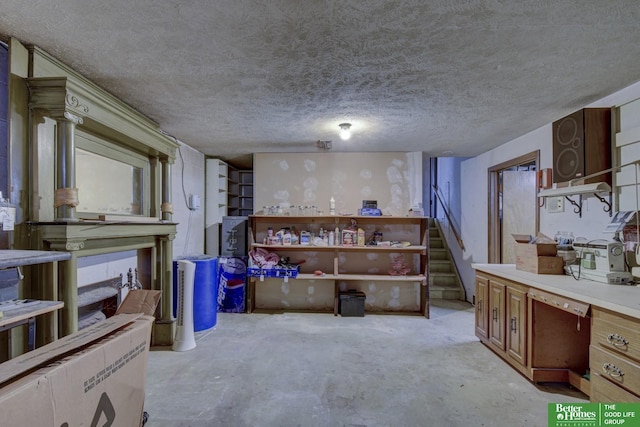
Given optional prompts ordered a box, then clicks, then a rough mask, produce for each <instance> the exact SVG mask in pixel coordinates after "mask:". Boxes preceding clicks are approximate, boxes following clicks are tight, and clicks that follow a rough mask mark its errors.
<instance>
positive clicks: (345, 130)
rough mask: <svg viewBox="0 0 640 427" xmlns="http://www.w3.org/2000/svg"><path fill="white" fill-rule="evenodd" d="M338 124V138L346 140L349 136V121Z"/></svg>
mask: <svg viewBox="0 0 640 427" xmlns="http://www.w3.org/2000/svg"><path fill="white" fill-rule="evenodd" d="M338 126H340V139H342V140H343V141H346V140H348V139H349V138H351V130H350V129H351V123H340V124H339V125H338Z"/></svg>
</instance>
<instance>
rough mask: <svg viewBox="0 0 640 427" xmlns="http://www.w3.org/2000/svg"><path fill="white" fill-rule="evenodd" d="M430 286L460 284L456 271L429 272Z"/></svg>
mask: <svg viewBox="0 0 640 427" xmlns="http://www.w3.org/2000/svg"><path fill="white" fill-rule="evenodd" d="M429 286H456V287H457V286H459V285H458V278H457V277H456V274H455V273H429Z"/></svg>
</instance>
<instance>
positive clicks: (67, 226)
mask: <svg viewBox="0 0 640 427" xmlns="http://www.w3.org/2000/svg"><path fill="white" fill-rule="evenodd" d="M26 49H27V50H28V52H29V55H28V58H29V67H28V69H29V74H28V76H26V77H25V78H24V79H23V83H22V84H23V85H24V86H25V87H26V88H27V89H28V110H29V128H30V129H29V132H28V138H29V141H28V144H26V146H27V147H28V150H29V156H28V158H29V163H30V164H29V170H30V171H31V172H30V176H29V177H28V179H29V181H30V185H29V186H28V187H26V186H25V187H24V188H29V194H28V197H27V198H23V203H21V208H22V210H23V212H24V222H23V223H22V224H20V226H21V227H22V230H23V232H21V233H19V234H18V235H19V236H20V239H19V241H17V242H16V243H17V245H19V246H22V247H23V248H24V249H38V250H55V251H64V252H68V253H70V254H71V258H70V259H69V260H66V261H62V262H60V263H59V268H58V269H57V272H55V273H51V274H57V276H58V277H57V283H58V289H56V290H46V289H42V288H41V287H38V286H34V285H32V286H31V288H32V289H37V291H32V292H33V293H34V294H37V293H42V294H45V295H46V296H49V297H50V296H52V295H55V296H57V297H58V298H59V299H61V300H62V301H64V303H65V306H64V308H63V309H62V311H61V316H60V322H59V323H60V333H59V335H60V336H64V335H68V334H70V333H73V332H76V331H77V329H78V310H77V300H78V281H77V277H78V272H77V269H78V258H80V257H85V256H92V255H100V254H108V253H113V252H119V251H129V250H137V253H138V260H139V263H140V262H141V263H142V264H144V265H145V266H146V267H145V269H147V268H148V270H147V276H148V279H149V285H148V286H149V287H150V288H151V289H157V290H161V293H162V299H161V303H160V306H159V307H158V309H157V311H156V324H155V326H154V332H153V335H152V338H153V344H154V345H170V344H172V342H173V336H174V332H175V319H173V316H172V298H173V292H172V284H173V269H172V267H173V249H172V241H173V239H174V238H175V234H176V224H175V223H173V222H172V215H173V208H172V204H171V165H172V164H173V163H174V161H175V156H176V150H177V149H178V147H179V144H178V142H177V141H175V140H174V139H173V138H170V137H168V136H167V135H166V134H165V133H164V132H163V131H162V130H161V129H160V127H159V125H158V124H157V123H156V122H154V121H153V120H151V119H149V118H148V117H146V116H144V115H142V114H141V113H139V112H138V111H136V110H135V109H133V108H132V107H130V106H129V105H127V104H125V103H123V102H122V101H120V100H119V99H117V98H116V97H114V96H113V95H111V94H110V93H109V92H107V91H106V90H104V89H102V88H100V87H99V86H97V85H96V84H95V83H93V82H91V81H89V80H88V79H86V78H85V77H83V76H82V75H80V74H79V73H77V72H75V71H74V70H73V69H71V68H70V67H68V66H67V65H65V64H63V63H62V62H60V61H58V60H57V59H56V58H54V57H52V56H51V55H49V54H48V53H46V52H44V51H43V50H41V49H40V48H38V47H36V46H26ZM14 84H15V85H16V87H19V86H20V84H19V83H14ZM15 108H18V107H15ZM80 131H82V132H83V133H85V134H91V135H94V136H95V137H96V138H99V139H100V141H101V143H102V144H104V145H106V146H112V147H114V149H116V148H117V150H118V151H119V153H121V154H120V156H121V157H123V158H125V159H126V158H127V153H131V155H135V156H137V158H142V159H143V161H148V166H149V167H148V168H146V169H145V170H147V171H148V172H147V173H148V176H145V177H144V185H145V186H146V187H145V189H146V190H145V193H144V194H145V195H146V197H147V198H148V200H147V201H148V204H147V206H148V208H147V211H145V212H143V215H136V216H133V215H131V216H128V217H127V215H123V216H122V217H119V218H117V219H113V218H107V220H103V221H99V220H98V219H97V218H99V217H100V216H99V214H100V212H98V213H94V215H93V217H89V218H88V217H87V216H83V215H78V214H77V212H76V206H78V203H79V202H78V200H81V197H82V183H76V158H75V150H76V137H77V133H78V132H80ZM145 159H146V160H145ZM123 190H125V191H126V189H123ZM104 214H108V212H104ZM107 216H108V215H107ZM51 283H55V281H51ZM146 286H147V285H145V287H146ZM33 296H38V295H33Z"/></svg>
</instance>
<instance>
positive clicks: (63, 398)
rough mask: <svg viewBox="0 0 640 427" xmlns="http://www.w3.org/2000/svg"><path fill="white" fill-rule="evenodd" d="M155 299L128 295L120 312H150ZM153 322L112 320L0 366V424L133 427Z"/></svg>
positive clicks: (130, 317) (140, 317) (138, 317)
mask: <svg viewBox="0 0 640 427" xmlns="http://www.w3.org/2000/svg"><path fill="white" fill-rule="evenodd" d="M156 292H158V291H143V290H140V291H134V292H133V296H132V297H131V298H130V297H129V296H127V299H125V302H123V304H122V306H124V309H123V310H127V309H135V310H141V309H143V311H141V312H149V311H151V313H153V311H155V306H156V304H157V300H158V295H156ZM131 294H132V293H129V295H131ZM153 301H155V303H154V302H153ZM121 308H122V307H121ZM154 320H155V318H154V317H152V316H147V315H144V314H140V313H137V314H127V313H121V314H117V315H115V316H112V317H109V318H107V319H105V320H103V321H101V322H99V323H96V324H94V325H91V326H89V327H87V328H85V329H83V330H81V331H79V332H77V333H75V334H71V335H67V336H65V337H63V338H61V339H59V340H57V341H54V342H52V343H50V344H47V345H45V346H43V347H40V348H38V349H36V350H34V351H31V352H28V353H25V354H23V355H20V356H18V357H16V358H14V359H11V360H8V361H7V362H4V363H2V364H0V414H2V415H1V420H2V425H3V426H7V427H12V426H63V425H68V426H80V425H85V426H88V425H113V426H136V427H137V426H140V425H141V421H142V414H143V408H144V394H145V378H146V370H147V359H148V353H149V343H150V341H151V328H152V325H153V322H154Z"/></svg>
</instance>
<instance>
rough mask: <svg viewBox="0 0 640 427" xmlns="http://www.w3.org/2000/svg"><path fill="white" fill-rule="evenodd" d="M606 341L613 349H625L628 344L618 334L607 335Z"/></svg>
mask: <svg viewBox="0 0 640 427" xmlns="http://www.w3.org/2000/svg"><path fill="white" fill-rule="evenodd" d="M607 341H609V344H611V345H613V346H614V347H625V346H627V345H628V344H629V341H627V340H626V339H625V338H623V337H621V336H620V335H618V334H609V335H607Z"/></svg>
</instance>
